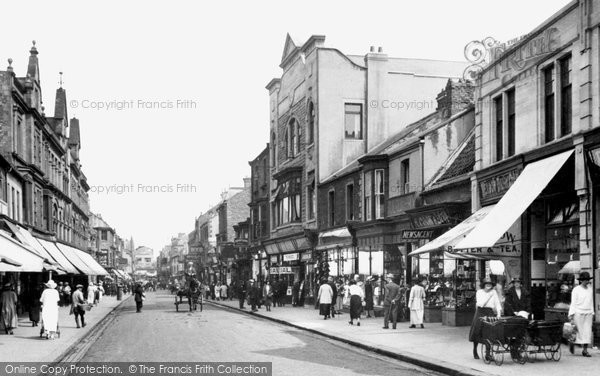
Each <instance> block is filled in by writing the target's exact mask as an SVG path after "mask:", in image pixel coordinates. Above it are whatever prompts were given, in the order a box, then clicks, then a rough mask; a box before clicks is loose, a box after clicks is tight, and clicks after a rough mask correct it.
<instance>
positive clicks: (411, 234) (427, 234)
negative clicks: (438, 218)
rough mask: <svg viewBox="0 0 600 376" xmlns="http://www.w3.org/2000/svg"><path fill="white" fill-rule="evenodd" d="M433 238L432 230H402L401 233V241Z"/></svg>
mask: <svg viewBox="0 0 600 376" xmlns="http://www.w3.org/2000/svg"><path fill="white" fill-rule="evenodd" d="M432 237H433V231H432V230H404V231H402V239H405V240H413V239H431V238H432Z"/></svg>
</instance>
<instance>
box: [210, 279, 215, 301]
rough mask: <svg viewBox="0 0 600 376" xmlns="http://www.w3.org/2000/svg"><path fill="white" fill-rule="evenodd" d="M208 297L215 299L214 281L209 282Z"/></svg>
mask: <svg viewBox="0 0 600 376" xmlns="http://www.w3.org/2000/svg"><path fill="white" fill-rule="evenodd" d="M210 298H211V299H212V300H215V299H216V295H215V284H214V283H211V284H210Z"/></svg>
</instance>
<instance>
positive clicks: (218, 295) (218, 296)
mask: <svg viewBox="0 0 600 376" xmlns="http://www.w3.org/2000/svg"><path fill="white" fill-rule="evenodd" d="M215 300H216V301H219V300H221V284H220V283H219V282H217V284H216V285H215Z"/></svg>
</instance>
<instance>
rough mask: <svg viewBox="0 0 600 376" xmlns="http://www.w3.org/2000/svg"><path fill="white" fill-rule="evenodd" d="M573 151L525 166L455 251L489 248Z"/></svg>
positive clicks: (542, 188)
mask: <svg viewBox="0 0 600 376" xmlns="http://www.w3.org/2000/svg"><path fill="white" fill-rule="evenodd" d="M572 154H573V150H569V151H567V152H564V153H561V154H557V155H554V156H552V157H549V158H545V159H542V160H540V161H537V162H534V163H531V164H528V165H527V166H525V168H524V169H523V172H521V174H520V175H519V177H518V178H517V180H515V182H514V183H513V185H512V186H511V187H510V189H509V190H508V191H507V192H506V193H505V194H504V196H503V197H502V198H501V199H500V201H499V202H498V203H497V204H496V206H495V207H494V209H493V210H492V211H490V212H489V213H488V215H487V216H486V217H485V218H484V219H483V220H481V222H479V224H478V225H477V226H476V227H475V228H474V229H473V230H472V231H471V232H470V233H469V234H468V235H467V236H466V237H465V238H464V239H463V240H462V241H460V242H459V243H458V244H457V245H456V246H455V248H456V249H475V248H486V247H492V246H493V245H494V244H495V243H496V242H497V241H498V239H500V237H502V235H503V234H504V233H505V232H506V231H507V230H508V229H509V228H510V227H511V226H512V225H513V223H515V221H516V220H517V219H519V217H520V216H521V214H523V212H524V211H525V210H526V209H527V208H528V207H529V205H531V203H532V202H533V201H534V200H535V199H536V198H537V197H538V196H539V195H540V193H541V192H542V191H543V190H544V188H546V186H547V185H548V183H550V181H551V180H552V178H553V177H554V176H555V175H556V174H557V173H558V171H559V170H560V168H561V167H562V166H563V165H564V164H565V162H567V160H568V159H569V157H570V156H571V155H572Z"/></svg>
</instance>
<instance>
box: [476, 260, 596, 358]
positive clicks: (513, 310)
mask: <svg viewBox="0 0 600 376" xmlns="http://www.w3.org/2000/svg"><path fill="white" fill-rule="evenodd" d="M591 279H592V278H591V277H590V274H589V273H588V272H582V273H581V274H580V275H579V278H578V280H579V285H578V286H576V287H575V288H574V289H573V291H572V293H571V304H570V306H569V313H568V318H569V321H571V323H572V324H573V325H575V327H576V328H577V336H576V338H575V340H574V341H572V342H570V343H569V351H570V352H571V354H573V353H574V352H575V345H576V344H577V345H581V346H582V347H583V351H582V355H583V356H584V357H590V356H591V355H590V354H589V352H588V346H589V345H590V344H591V343H592V338H593V336H592V324H593V317H594V303H593V302H594V296H593V288H592V287H591V286H590V280H591ZM511 285H512V286H511V287H510V288H509V289H508V292H507V293H506V295H505V296H502V294H501V293H499V290H497V289H495V288H494V283H493V282H492V280H491V279H490V278H486V279H484V280H483V281H482V282H481V289H479V290H477V293H476V295H475V300H476V310H475V315H474V317H473V322H472V324H471V330H470V332H469V341H471V342H473V357H474V358H475V359H479V355H478V354H477V346H478V345H479V344H480V343H484V341H483V338H482V335H481V329H482V325H483V324H482V322H481V320H480V318H482V317H496V318H500V317H502V316H521V317H523V318H529V317H530V313H531V296H530V294H529V292H528V291H527V290H526V289H524V288H523V285H522V281H521V279H520V278H513V280H512V281H511ZM484 346H485V357H486V359H487V360H490V361H491V360H492V357H491V354H490V346H489V345H487V344H484Z"/></svg>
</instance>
